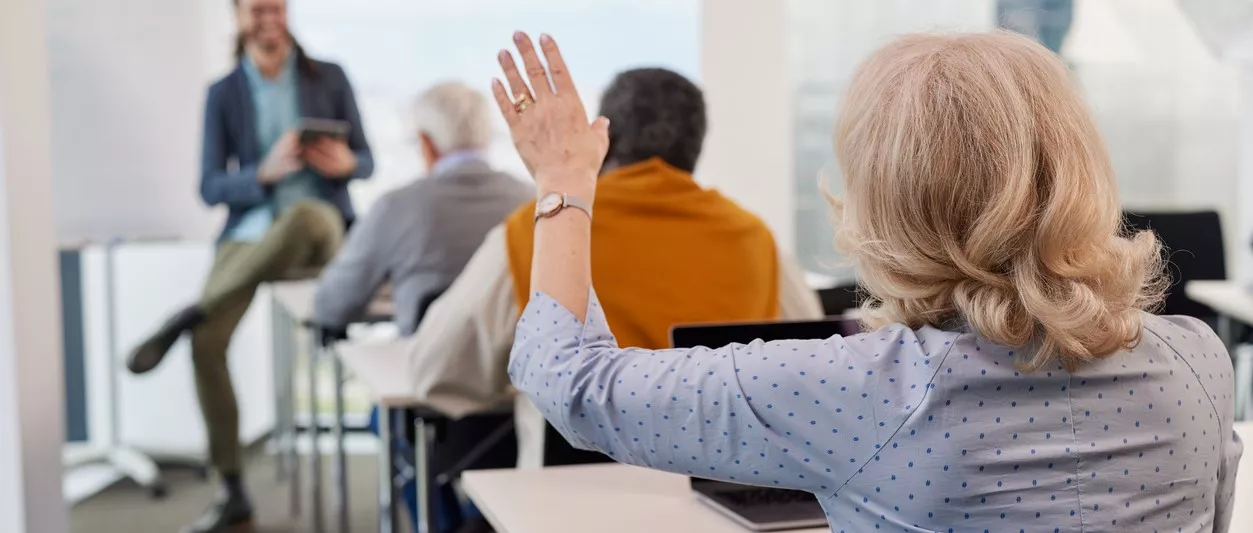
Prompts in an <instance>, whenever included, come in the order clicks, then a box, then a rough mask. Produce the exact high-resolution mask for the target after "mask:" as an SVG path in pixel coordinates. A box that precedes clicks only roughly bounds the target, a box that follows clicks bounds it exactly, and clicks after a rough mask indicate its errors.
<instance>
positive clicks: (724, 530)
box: [461, 463, 830, 533]
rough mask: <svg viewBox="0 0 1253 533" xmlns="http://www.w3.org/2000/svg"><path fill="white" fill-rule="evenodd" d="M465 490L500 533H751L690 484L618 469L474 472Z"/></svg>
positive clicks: (464, 481) (810, 532)
mask: <svg viewBox="0 0 1253 533" xmlns="http://www.w3.org/2000/svg"><path fill="white" fill-rule="evenodd" d="M461 487H462V488H463V489H465V491H466V494H468V495H469V496H470V499H471V500H473V501H474V504H475V505H476V506H478V508H479V511H481V512H482V513H483V516H485V517H487V520H488V522H490V523H491V524H492V527H493V528H495V529H496V531H497V532H499V533H588V532H592V531H595V532H597V533H628V532H629V533H637V532H640V531H646V532H649V533H669V532H675V533H678V532H688V531H700V532H701V533H743V532H744V531H746V530H745V529H744V528H742V527H740V526H739V525H738V524H736V523H735V522H733V521H731V519H730V518H727V517H725V516H723V515H722V514H720V513H718V511H715V510H714V509H713V508H712V507H709V506H708V505H705V504H703V503H701V502H700V501H699V500H697V498H696V495H695V493H693V492H692V491H691V489H690V488H689V486H688V478H687V476H680V475H677V474H670V473H667V472H661V471H659V470H647V469H644V468H637V467H634V466H626V465H621V464H616V463H615V464H595V465H580V466H555V467H548V468H542V469H535V470H476V471H470V472H466V473H464V474H462V476H461ZM797 531H798V532H799V533H818V532H828V531H830V530H829V529H827V528H817V529H803V530H797Z"/></svg>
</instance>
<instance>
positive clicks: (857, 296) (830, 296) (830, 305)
mask: <svg viewBox="0 0 1253 533" xmlns="http://www.w3.org/2000/svg"><path fill="white" fill-rule="evenodd" d="M863 298H864V295H863V294H861V292H860V288H859V287H858V286H857V284H856V283H849V284H846V285H839V286H836V287H831V288H829V289H821V290H819V291H818V299H820V300H822V312H823V314H825V315H827V316H840V315H843V314H844V313H845V312H847V311H851V310H853V309H857V307H859V306H860V305H861V302H862V299H863Z"/></svg>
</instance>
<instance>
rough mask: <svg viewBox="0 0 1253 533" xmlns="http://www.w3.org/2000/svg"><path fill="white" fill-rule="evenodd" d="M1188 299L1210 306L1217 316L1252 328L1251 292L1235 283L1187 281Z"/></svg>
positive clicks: (1240, 284) (1185, 289)
mask: <svg viewBox="0 0 1253 533" xmlns="http://www.w3.org/2000/svg"><path fill="white" fill-rule="evenodd" d="M1184 293H1185V294H1187V295H1188V298H1191V299H1193V300H1196V301H1197V302H1199V303H1203V304H1205V305H1208V306H1210V308H1212V309H1213V310H1214V311H1217V312H1218V314H1220V315H1223V316H1225V317H1228V318H1231V319H1233V320H1238V321H1240V322H1243V323H1245V324H1248V325H1251V326H1253V290H1250V287H1249V286H1248V285H1245V284H1243V283H1240V282H1237V281H1230V280H1220V281H1189V282H1188V284H1187V286H1185V287H1184Z"/></svg>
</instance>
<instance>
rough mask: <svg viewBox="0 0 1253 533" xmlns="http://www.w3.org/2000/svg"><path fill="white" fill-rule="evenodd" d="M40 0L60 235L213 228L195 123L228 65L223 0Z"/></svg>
mask: <svg viewBox="0 0 1253 533" xmlns="http://www.w3.org/2000/svg"><path fill="white" fill-rule="evenodd" d="M46 1H47V6H48V54H49V58H50V67H49V68H50V73H51V79H52V103H53V113H52V118H53V124H52V139H53V155H54V158H53V172H54V174H53V175H54V181H53V184H54V201H55V205H56V208H57V209H56V212H57V218H56V228H57V236H58V238H59V239H60V241H62V242H77V241H80V240H83V239H95V240H104V239H110V238H115V237H128V238H136V237H187V238H200V239H208V238H211V237H212V236H213V234H214V232H215V230H216V229H217V228H218V227H219V225H220V220H221V218H220V217H221V216H222V214H221V213H220V212H215V211H211V210H209V209H208V208H206V207H204V205H203V204H202V203H201V202H200V199H199V195H198V190H199V189H198V186H199V170H198V169H199V157H200V138H201V124H202V113H203V109H204V95H205V89H206V87H207V85H208V83H209V81H210V79H211V77H212V76H213V75H215V74H220V72H221V70H222V68H223V65H229V54H230V48H229V39H230V37H229V33H228V32H229V27H230V24H231V21H230V18H229V13H230V2H228V1H227V0H190V1H189V0H179V1H169V0H46ZM223 24H225V26H226V28H227V30H225V31H223V29H222V26H223ZM223 33H227V35H225V36H224V35H223ZM223 40H225V41H226V42H225V43H223V42H222V41H223ZM211 48H212V50H211Z"/></svg>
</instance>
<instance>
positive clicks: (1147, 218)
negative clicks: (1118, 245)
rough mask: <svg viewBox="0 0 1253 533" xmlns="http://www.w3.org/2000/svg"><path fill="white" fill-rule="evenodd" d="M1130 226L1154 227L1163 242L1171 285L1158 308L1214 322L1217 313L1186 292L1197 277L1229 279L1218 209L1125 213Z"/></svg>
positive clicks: (1137, 227) (1166, 312)
mask: <svg viewBox="0 0 1253 533" xmlns="http://www.w3.org/2000/svg"><path fill="white" fill-rule="evenodd" d="M1123 215H1124V218H1125V220H1126V223H1127V226H1128V228H1131V229H1135V230H1151V231H1153V233H1155V234H1156V235H1157V239H1158V240H1159V241H1160V242H1161V243H1162V245H1163V248H1164V251H1163V253H1164V254H1165V257H1166V261H1167V263H1166V270H1167V273H1168V274H1169V275H1170V287H1169V289H1167V295H1166V301H1165V303H1164V305H1163V306H1162V308H1161V309H1160V310H1159V313H1160V314H1164V315H1186V316H1191V317H1195V318H1199V319H1201V320H1204V321H1206V322H1207V323H1210V324H1211V325H1213V324H1214V323H1216V322H1217V320H1218V313H1216V312H1215V311H1214V310H1213V309H1210V308H1209V307H1208V306H1206V305H1204V304H1201V303H1198V302H1195V301H1193V300H1192V299H1190V298H1188V296H1187V294H1185V293H1184V286H1185V285H1186V284H1187V283H1188V282H1189V281H1194V280H1221V279H1227V262H1226V256H1225V254H1224V251H1223V230H1222V222H1221V221H1220V220H1219V218H1218V213H1217V212H1215V211H1196V212H1177V213H1133V212H1130V211H1126V212H1124V213H1123Z"/></svg>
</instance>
